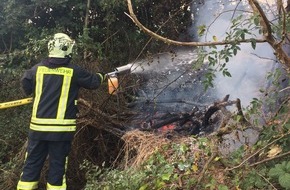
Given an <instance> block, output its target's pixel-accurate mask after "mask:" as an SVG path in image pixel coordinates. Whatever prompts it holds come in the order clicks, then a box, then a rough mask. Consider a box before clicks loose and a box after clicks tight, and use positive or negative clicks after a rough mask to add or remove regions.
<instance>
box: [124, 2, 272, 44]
mask: <svg viewBox="0 0 290 190" xmlns="http://www.w3.org/2000/svg"><path fill="white" fill-rule="evenodd" d="M127 4H128V10H129V13H130V15H128V14H127V16H129V18H131V20H132V21H133V22H134V23H135V24H136V25H137V26H138V27H139V28H140V29H141V30H143V31H144V32H145V33H146V34H148V35H149V36H151V37H153V38H155V39H157V40H161V41H163V42H164V43H167V44H171V45H177V46H211V45H225V44H230V43H249V42H252V41H253V40H252V39H245V40H235V41H214V42H180V41H175V40H171V39H168V38H165V37H163V36H160V35H158V34H156V33H155V32H152V31H151V30H149V29H148V28H146V27H145V26H144V25H142V24H141V23H140V22H139V20H138V19H137V17H136V15H135V13H134V11H133V7H132V2H131V0H127ZM255 40H256V42H257V43H263V42H267V41H266V40H265V39H255Z"/></svg>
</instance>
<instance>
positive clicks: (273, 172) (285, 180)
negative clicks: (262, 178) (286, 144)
mask: <svg viewBox="0 0 290 190" xmlns="http://www.w3.org/2000/svg"><path fill="white" fill-rule="evenodd" d="M269 176H270V177H271V178H272V179H274V180H277V181H278V182H279V184H280V185H281V187H283V188H285V189H290V161H288V162H287V161H283V162H282V163H281V164H276V165H275V167H274V168H271V169H270V171H269Z"/></svg>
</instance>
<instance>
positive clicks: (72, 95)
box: [21, 58, 103, 141]
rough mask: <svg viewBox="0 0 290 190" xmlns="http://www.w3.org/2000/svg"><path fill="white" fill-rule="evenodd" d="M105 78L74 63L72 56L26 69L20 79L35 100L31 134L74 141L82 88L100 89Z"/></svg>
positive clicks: (55, 139)
mask: <svg viewBox="0 0 290 190" xmlns="http://www.w3.org/2000/svg"><path fill="white" fill-rule="evenodd" d="M102 80H103V78H102V75H98V74H92V73H90V72H87V71H86V70H84V69H82V68H81V67H79V66H77V65H74V64H71V63H70V59H69V58H48V59H46V60H44V61H42V62H41V63H39V64H37V65H35V66H33V67H32V68H31V69H29V70H27V71H26V72H25V74H24V76H23V77H22V79H21V81H22V87H23V90H24V91H25V93H26V94H27V95H30V94H33V100H34V101H33V110H32V115H31V122H30V130H29V137H30V138H33V139H35V140H50V141H69V140H72V138H73V135H74V132H75V131H76V115H77V112H78V109H77V97H78V92H79V89H80V88H81V87H83V88H86V89H97V88H98V87H99V86H100V84H101V83H102Z"/></svg>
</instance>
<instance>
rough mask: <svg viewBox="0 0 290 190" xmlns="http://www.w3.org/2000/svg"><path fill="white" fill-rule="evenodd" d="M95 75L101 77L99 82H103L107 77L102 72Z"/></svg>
mask: <svg viewBox="0 0 290 190" xmlns="http://www.w3.org/2000/svg"><path fill="white" fill-rule="evenodd" d="M97 75H99V76H100V78H101V82H102V83H103V82H104V81H105V79H106V78H107V75H106V74H105V73H103V72H98V73H97Z"/></svg>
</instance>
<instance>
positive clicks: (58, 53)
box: [48, 33, 75, 58]
mask: <svg viewBox="0 0 290 190" xmlns="http://www.w3.org/2000/svg"><path fill="white" fill-rule="evenodd" d="M74 44H75V42H74V41H73V40H72V39H70V37H69V36H68V35H66V34H64V33H57V34H55V35H54V37H53V39H52V40H50V41H49V42H48V52H49V55H48V57H56V58H66V57H71V56H72V49H73V46H74Z"/></svg>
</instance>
